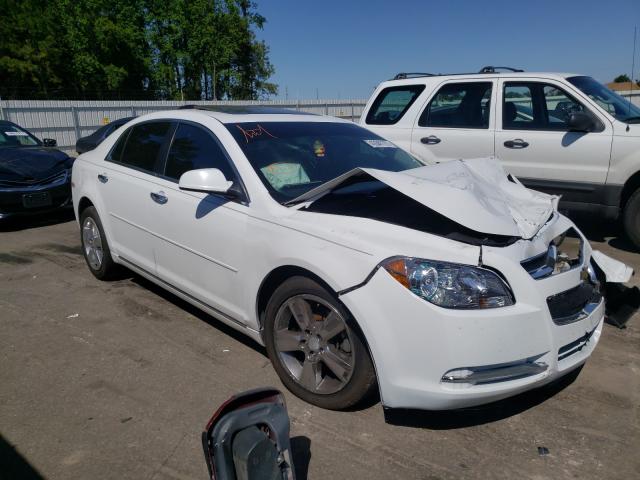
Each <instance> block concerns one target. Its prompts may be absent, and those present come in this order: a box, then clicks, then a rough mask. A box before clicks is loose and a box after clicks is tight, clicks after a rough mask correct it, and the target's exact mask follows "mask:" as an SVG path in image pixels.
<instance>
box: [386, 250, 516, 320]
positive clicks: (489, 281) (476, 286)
mask: <svg viewBox="0 0 640 480" xmlns="http://www.w3.org/2000/svg"><path fill="white" fill-rule="evenodd" d="M381 266H382V267H383V268H384V269H385V270H386V271H387V272H389V274H390V275H391V276H392V277H393V278H394V279H396V280H397V281H398V282H399V283H401V284H402V285H404V286H405V287H406V288H408V289H409V290H411V291H412V292H413V293H414V294H416V295H417V296H419V297H421V298H423V299H425V300H426V301H428V302H431V303H433V304H434V305H438V306H439V307H444V308H497V307H506V306H509V305H513V303H514V299H513V295H512V293H511V290H510V289H509V287H508V285H507V284H506V282H505V281H504V280H503V279H502V278H500V277H499V276H498V275H497V274H495V273H494V272H492V271H491V270H488V269H486V268H480V267H474V266H472V265H461V264H457V263H448V262H440V261H434V260H425V259H422V258H408V257H394V258H390V259H388V260H385V261H384V262H383V263H382V265H381Z"/></svg>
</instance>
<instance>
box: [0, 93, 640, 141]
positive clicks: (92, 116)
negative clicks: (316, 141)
mask: <svg viewBox="0 0 640 480" xmlns="http://www.w3.org/2000/svg"><path fill="white" fill-rule="evenodd" d="M618 93H619V94H620V95H622V96H624V97H627V98H630V99H631V101H632V103H634V104H635V105H638V106H640V89H638V90H633V91H628V92H618ZM365 103H366V100H362V99H356V100H299V101H288V100H270V101H216V102H211V101H208V102H205V101H192V102H181V101H98V100H96V101H75V100H0V120H1V119H5V120H10V121H12V122H15V123H17V124H18V125H20V126H22V127H24V128H26V129H27V130H29V131H31V132H33V133H34V134H35V135H36V136H37V137H39V138H54V139H55V140H56V141H57V142H58V146H59V147H60V148H61V149H63V150H66V151H67V152H73V151H74V147H75V143H76V140H77V139H78V138H80V137H84V136H86V135H89V134H90V133H92V132H93V131H95V130H96V129H97V128H99V127H100V126H102V125H104V124H105V123H106V122H110V121H113V120H117V119H118V118H122V117H132V116H137V115H142V114H144V113H150V112H156V111H159V110H168V109H172V108H178V107H180V106H182V105H185V104H194V105H267V106H272V107H280V108H291V109H294V110H300V111H305V112H309V113H317V114H322V115H332V116H334V117H340V118H345V119H348V120H354V121H355V120H357V119H358V118H360V114H361V113H362V110H363V109H364V106H365Z"/></svg>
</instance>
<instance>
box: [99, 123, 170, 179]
mask: <svg viewBox="0 0 640 480" xmlns="http://www.w3.org/2000/svg"><path fill="white" fill-rule="evenodd" d="M171 129H172V123H171V122H147V123H142V124H138V125H134V126H133V127H131V129H130V131H129V132H125V133H124V134H123V135H122V137H120V139H119V141H118V143H117V144H116V146H115V147H114V149H113V150H112V152H111V154H110V156H109V158H108V160H111V161H114V162H118V163H120V164H122V165H125V166H127V167H131V168H134V169H136V170H142V171H144V172H149V173H154V172H155V171H157V165H158V163H159V161H160V160H161V153H162V152H163V147H164V146H165V143H166V141H167V137H168V136H169V133H170V131H171ZM125 137H126V138H125Z"/></svg>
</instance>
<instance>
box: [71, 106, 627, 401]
mask: <svg viewBox="0 0 640 480" xmlns="http://www.w3.org/2000/svg"><path fill="white" fill-rule="evenodd" d="M72 191H73V205H74V208H75V212H76V216H77V218H78V221H79V224H80V227H81V240H82V247H83V252H84V255H85V258H86V261H87V265H88V267H89V269H90V270H91V272H92V273H93V274H94V275H95V276H96V277H98V278H100V279H106V278H109V277H111V276H112V275H114V273H115V272H116V271H117V268H116V267H117V266H118V264H119V265H123V266H126V267H128V268H129V269H131V270H134V271H135V272H137V273H139V274H140V275H142V276H144V277H146V278H148V279H150V280H151V281H153V282H156V283H157V284H159V285H161V286H162V287H164V288H166V289H168V290H169V291H171V292H173V293H174V294H176V295H178V296H179V297H181V298H183V299H184V300H186V301H188V302H191V303H192V304H193V305H196V306H197V307H199V308H201V309H203V310H204V311H206V312H209V313H210V314H211V315H213V316H215V317H216V318H218V319H220V321H222V322H224V323H226V324H228V325H230V326H232V327H233V328H236V329H238V330H240V331H241V332H243V333H245V334H247V335H248V336H249V337H251V338H253V339H254V340H255V341H257V342H259V343H260V344H263V345H265V346H266V350H267V352H268V354H269V357H270V358H271V361H272V363H273V365H274V368H275V370H276V372H277V373H278V374H279V376H280V378H281V379H282V381H283V383H284V384H285V385H286V386H287V387H288V388H289V389H290V390H291V391H293V392H294V393H295V394H297V395H299V396H300V397H302V398H304V399H306V400H307V401H309V402H312V403H314V404H316V405H320V406H322V407H326V408H346V407H349V406H351V405H354V404H355V403H357V402H359V401H360V400H361V399H362V398H363V397H365V396H367V395H368V394H370V393H371V392H373V391H375V387H376V383H377V384H378V385H379V391H380V394H381V397H382V401H383V403H384V405H386V406H389V407H413V408H429V409H445V408H453V407H463V406H468V405H474V404H478V403H483V402H488V401H491V400H495V399H498V398H502V397H505V396H509V395H513V394H515V393H518V392H521V391H524V390H527V389H530V388H534V387H536V386H539V385H542V384H544V383H547V382H549V381H551V380H553V379H555V378H558V377H559V376H561V375H564V374H566V373H568V372H570V371H572V370H575V369H576V368H578V367H579V366H580V365H582V364H583V363H584V362H585V361H586V360H587V358H588V357H589V355H590V354H591V352H592V351H593V349H594V348H595V345H596V343H597V341H598V338H599V336H600V332H601V330H602V324H603V318H604V301H603V298H602V295H601V294H600V293H599V287H598V281H597V275H596V272H597V269H596V267H595V265H594V263H592V260H594V261H595V260H597V262H599V263H598V265H600V267H601V268H602V269H603V270H604V272H603V273H604V274H605V275H607V276H608V279H609V280H611V279H612V278H611V275H612V274H615V272H614V270H615V266H614V268H613V269H612V268H610V267H608V263H610V262H611V260H609V262H607V261H606V260H605V261H604V262H603V261H602V259H603V258H604V257H602V256H600V257H598V256H597V254H596V252H592V251H591V247H590V246H589V243H588V242H587V241H586V240H585V238H584V237H583V236H582V234H581V233H580V232H579V231H578V230H577V229H576V228H575V226H574V225H573V224H572V223H571V221H570V220H568V219H567V218H566V217H564V216H563V215H561V214H559V213H558V212H557V210H556V203H557V198H556V197H553V196H549V195H547V194H544V193H539V192H534V191H532V190H529V189H527V188H525V187H523V186H522V185H521V184H520V183H518V182H517V181H516V180H514V179H511V178H509V177H508V176H507V175H506V174H505V173H504V171H503V170H502V168H501V167H500V166H499V164H498V163H497V162H496V161H494V160H492V159H476V160H473V161H468V162H465V161H461V162H448V163H443V164H440V165H435V166H424V165H423V164H422V163H421V162H419V161H418V160H417V159H415V158H414V157H412V156H411V155H409V154H408V153H406V152H405V151H404V150H402V149H400V148H398V147H396V146H395V145H394V144H392V143H391V142H389V141H387V140H384V139H382V138H380V137H379V136H377V135H375V134H374V133H371V132H370V131H368V130H367V129H365V128H362V127H360V126H358V125H355V124H354V123H352V122H347V121H343V120H339V119H334V118H330V117H320V116H315V115H309V114H298V115H296V114H295V112H288V111H285V112H280V113H278V112H274V111H271V110H263V109H258V110H256V109H255V108H252V107H246V108H243V109H241V110H239V111H238V110H224V111H209V110H202V109H189V110H187V109H185V110H174V111H169V112H158V113H154V114H150V115H145V116H142V117H139V118H136V119H135V120H132V121H131V122H129V123H128V124H126V125H124V126H122V127H120V128H119V129H118V130H117V131H116V132H114V133H113V134H112V135H111V136H109V137H107V139H106V140H105V141H104V142H103V143H101V144H100V145H99V146H98V147H97V148H96V149H95V150H92V151H90V152H87V153H85V154H82V155H80V156H79V157H78V158H77V160H76V161H75V163H74V166H73V176H72ZM592 253H593V255H594V256H593V257H592ZM598 258H599V259H598ZM623 267H624V266H623ZM623 270H625V271H627V273H626V276H628V274H629V271H628V269H624V268H623ZM607 272H608V273H607ZM623 273H624V272H623ZM623 280H624V278H623ZM256 368H258V366H256Z"/></svg>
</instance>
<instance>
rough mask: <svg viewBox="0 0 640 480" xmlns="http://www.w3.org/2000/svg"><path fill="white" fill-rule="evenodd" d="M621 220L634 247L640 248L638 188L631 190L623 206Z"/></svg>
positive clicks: (639, 193)
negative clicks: (631, 192) (631, 193)
mask: <svg viewBox="0 0 640 480" xmlns="http://www.w3.org/2000/svg"><path fill="white" fill-rule="evenodd" d="M622 220H623V223H624V231H625V233H626V235H627V237H628V238H629V240H631V242H632V243H633V244H634V245H635V247H636V248H640V189H638V190H636V191H635V192H633V195H631V197H630V198H629V201H628V202H627V204H626V205H625V207H624V213H623V217H622Z"/></svg>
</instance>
